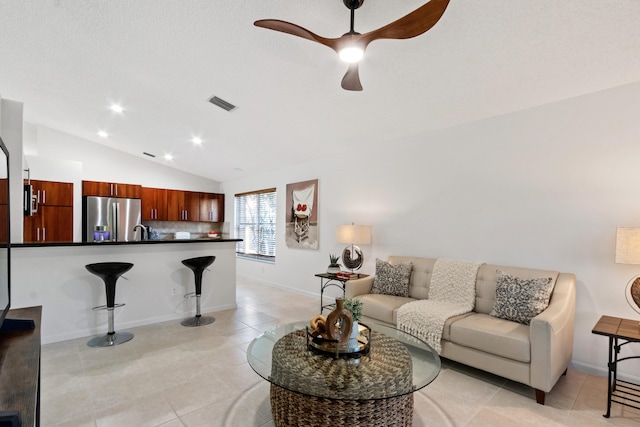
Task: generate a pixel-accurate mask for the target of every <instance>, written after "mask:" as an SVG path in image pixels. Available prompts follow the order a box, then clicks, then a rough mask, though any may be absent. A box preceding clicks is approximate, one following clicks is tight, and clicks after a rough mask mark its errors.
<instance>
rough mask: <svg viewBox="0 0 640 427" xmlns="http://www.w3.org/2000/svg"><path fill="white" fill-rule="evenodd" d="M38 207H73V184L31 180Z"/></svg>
mask: <svg viewBox="0 0 640 427" xmlns="http://www.w3.org/2000/svg"><path fill="white" fill-rule="evenodd" d="M31 186H32V188H33V195H34V196H35V198H36V203H37V204H38V205H50V206H73V184H72V183H70V182H55V181H40V180H35V179H32V180H31Z"/></svg>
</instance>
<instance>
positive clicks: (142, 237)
mask: <svg viewBox="0 0 640 427" xmlns="http://www.w3.org/2000/svg"><path fill="white" fill-rule="evenodd" d="M138 227H140V229H141V230H142V231H141V233H140V240H147V239H148V238H149V232H148V230H147V227H145V226H144V225H142V224H136V226H135V227H133V232H134V233H135V232H136V230H137V229H138Z"/></svg>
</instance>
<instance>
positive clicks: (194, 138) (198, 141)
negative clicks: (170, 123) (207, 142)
mask: <svg viewBox="0 0 640 427" xmlns="http://www.w3.org/2000/svg"><path fill="white" fill-rule="evenodd" d="M191 142H193V143H194V144H196V145H201V144H202V139H201V138H198V137H197V136H194V137H193V138H191Z"/></svg>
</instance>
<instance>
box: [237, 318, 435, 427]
mask: <svg viewBox="0 0 640 427" xmlns="http://www.w3.org/2000/svg"><path fill="white" fill-rule="evenodd" d="M308 324H309V323H308V322H293V323H288V324H285V325H281V326H278V327H276V328H274V329H271V330H269V331H266V332H263V333H262V334H261V335H260V336H258V337H257V338H256V339H254V340H253V341H252V342H251V344H250V345H249V348H248V350H247V359H248V361H249V365H250V366H251V367H252V368H253V370H254V371H256V373H257V374H258V375H260V376H261V377H262V378H264V379H265V380H267V381H269V382H270V383H271V391H270V394H271V396H270V400H271V412H272V415H273V421H274V423H275V425H276V426H278V427H284V426H304V425H309V426H336V425H349V426H381V425H384V426H411V425H412V422H413V393H414V392H415V391H417V390H419V389H421V388H423V387H425V386H426V385H428V384H429V383H431V381H433V380H434V379H435V378H436V377H437V376H438V373H439V372H440V357H439V356H438V354H437V353H436V352H435V350H433V349H432V348H431V347H429V346H428V345H427V344H426V343H425V342H424V341H422V340H420V339H418V338H416V337H414V336H412V335H410V334H408V333H406V332H403V331H400V330H398V329H394V328H392V327H389V326H385V325H380V324H369V327H370V329H371V331H370V336H369V341H368V342H369V347H368V349H367V352H366V353H362V354H360V355H356V356H359V357H337V358H336V357H334V356H332V355H330V354H324V353H322V352H318V351H314V349H313V348H309V346H308V337H307V332H306V327H307V326H308ZM361 329H364V328H363V327H362V326H361ZM363 332H364V331H363Z"/></svg>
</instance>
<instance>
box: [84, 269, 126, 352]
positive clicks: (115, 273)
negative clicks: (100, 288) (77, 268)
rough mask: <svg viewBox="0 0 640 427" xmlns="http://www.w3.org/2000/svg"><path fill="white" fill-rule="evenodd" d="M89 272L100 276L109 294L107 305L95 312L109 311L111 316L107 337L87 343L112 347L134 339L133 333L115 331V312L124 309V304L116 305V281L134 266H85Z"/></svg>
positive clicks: (97, 338) (93, 345)
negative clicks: (118, 308)
mask: <svg viewBox="0 0 640 427" xmlns="http://www.w3.org/2000/svg"><path fill="white" fill-rule="evenodd" d="M85 267H86V269H87V270H89V272H91V273H93V274H95V275H96V276H99V277H100V278H102V280H104V287H105V290H106V293H107V304H106V305H101V306H98V307H94V308H93V309H94V310H105V309H106V310H107V312H108V314H109V331H108V332H107V335H104V336H98V337H94V338H92V339H90V340H89V342H87V345H88V346H90V347H111V346H114V345H118V344H122V343H124V342H127V341H129V340H130V339H131V338H133V334H132V333H131V332H118V333H117V334H116V331H115V330H114V329H113V310H114V309H115V308H116V307H122V306H123V305H124V304H115V299H116V281H117V280H118V278H119V277H120V276H121V275H122V274H123V273H125V272H127V271H129V270H131V267H133V264H131V263H129V262H98V263H95V264H87V265H85Z"/></svg>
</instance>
